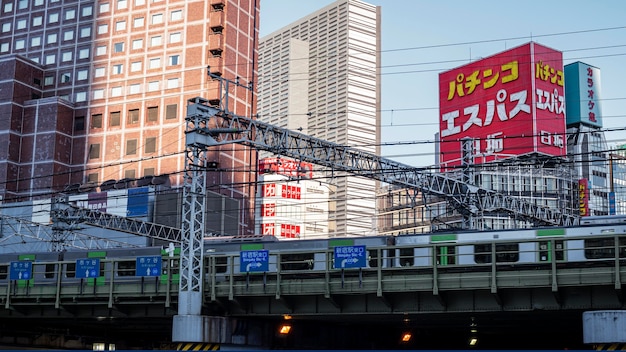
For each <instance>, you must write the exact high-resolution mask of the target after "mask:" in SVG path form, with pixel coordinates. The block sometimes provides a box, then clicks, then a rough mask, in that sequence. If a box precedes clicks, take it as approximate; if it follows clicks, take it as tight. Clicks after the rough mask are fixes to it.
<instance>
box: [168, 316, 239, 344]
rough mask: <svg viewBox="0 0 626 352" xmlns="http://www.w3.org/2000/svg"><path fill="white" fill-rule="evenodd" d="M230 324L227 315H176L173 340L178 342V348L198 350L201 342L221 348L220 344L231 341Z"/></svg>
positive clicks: (173, 325)
mask: <svg viewBox="0 0 626 352" xmlns="http://www.w3.org/2000/svg"><path fill="white" fill-rule="evenodd" d="M230 326H231V324H230V321H229V319H228V318H225V317H211V316H206V315H180V314H179V315H175V316H174V320H173V324H172V342H174V343H175V344H176V343H178V344H177V346H178V347H177V350H197V349H198V347H199V346H200V345H201V344H202V345H204V346H203V347H209V348H210V349H216V348H215V347H217V349H219V345H221V344H225V343H231V339H232V337H231V335H232V331H231V328H230ZM209 345H213V346H209ZM211 347H213V348H211ZM201 349H202V350H205V349H206V348H201Z"/></svg>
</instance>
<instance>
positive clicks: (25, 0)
mask: <svg viewBox="0 0 626 352" xmlns="http://www.w3.org/2000/svg"><path fill="white" fill-rule="evenodd" d="M49 2H50V3H51V4H53V3H57V2H60V0H49ZM32 4H33V6H34V7H37V6H43V5H44V0H32ZM13 5H14V2H13V1H8V2H5V3H4V5H3V7H2V9H3V12H4V13H9V12H12V11H13V8H14V6H13ZM28 8H29V0H18V1H17V9H18V10H26V9H28ZM92 14H93V6H91V5H85V6H83V7H82V16H83V17H86V16H91V15H92ZM57 15H58V13H57ZM74 18H76V9H75V8H71V9H67V10H65V19H66V20H71V19H74Z"/></svg>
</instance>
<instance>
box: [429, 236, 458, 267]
mask: <svg viewBox="0 0 626 352" xmlns="http://www.w3.org/2000/svg"><path fill="white" fill-rule="evenodd" d="M430 242H431V244H432V250H433V252H434V260H435V263H436V264H437V266H448V265H456V264H457V255H458V254H459V253H457V235H455V234H446V235H432V236H431V237H430Z"/></svg>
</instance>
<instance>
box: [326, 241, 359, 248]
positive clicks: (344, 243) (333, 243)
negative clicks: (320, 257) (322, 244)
mask: <svg viewBox="0 0 626 352" xmlns="http://www.w3.org/2000/svg"><path fill="white" fill-rule="evenodd" d="M344 246H354V240H330V241H328V248H332V247H344Z"/></svg>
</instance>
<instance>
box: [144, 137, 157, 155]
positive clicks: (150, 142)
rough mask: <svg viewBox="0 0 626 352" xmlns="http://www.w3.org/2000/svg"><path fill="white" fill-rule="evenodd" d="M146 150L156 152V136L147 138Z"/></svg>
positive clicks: (146, 151)
mask: <svg viewBox="0 0 626 352" xmlns="http://www.w3.org/2000/svg"><path fill="white" fill-rule="evenodd" d="M144 152H145V153H146V154H148V153H154V152H156V137H148V138H146V143H145V144H144Z"/></svg>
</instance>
